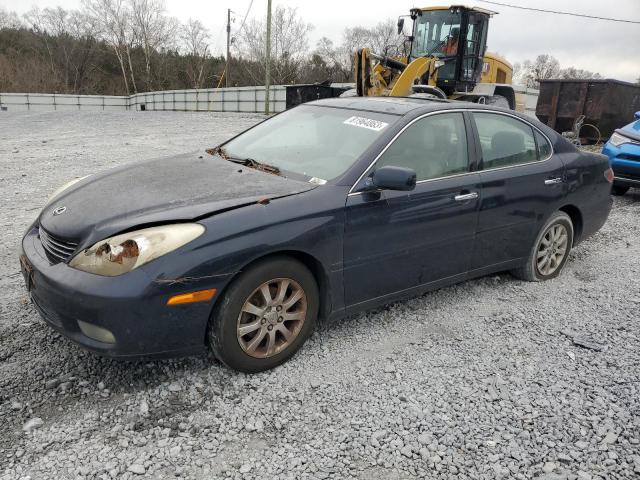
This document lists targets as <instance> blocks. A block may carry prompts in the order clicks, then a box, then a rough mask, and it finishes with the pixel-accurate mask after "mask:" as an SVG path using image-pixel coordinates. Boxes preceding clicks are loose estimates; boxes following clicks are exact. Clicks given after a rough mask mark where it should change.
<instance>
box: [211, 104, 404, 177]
mask: <svg viewBox="0 0 640 480" xmlns="http://www.w3.org/2000/svg"><path fill="white" fill-rule="evenodd" d="M397 118H399V117H397V116H395V115H388V114H381V113H373V112H364V111H358V110H346V109H338V108H330V107H320V106H311V105H302V106H300V107H297V108H294V109H292V110H289V111H287V112H284V113H281V114H280V115H276V116H275V117H273V118H271V119H269V120H267V121H265V122H263V123H260V124H259V125H257V126H255V127H254V128H252V129H251V130H248V131H246V132H245V133H242V134H240V135H239V136H237V137H236V138H234V139H232V140H230V141H229V142H227V143H226V144H224V145H222V154H223V156H226V157H228V159H230V160H236V161H246V162H247V165H250V166H251V165H252V162H255V164H263V165H265V164H266V165H268V166H269V167H275V168H276V169H278V171H280V172H281V173H282V174H284V175H285V176H286V172H293V173H297V174H301V175H304V176H306V177H309V179H311V180H312V181H314V182H318V183H324V182H323V181H325V180H331V179H332V178H335V177H337V176H339V175H341V174H342V173H344V172H345V171H346V170H347V169H348V168H349V167H350V166H351V165H353V163H354V162H355V161H356V159H357V158H358V157H359V156H360V155H361V154H362V153H363V152H364V151H365V150H366V149H367V148H368V147H369V146H371V145H372V144H373V142H374V141H375V140H376V138H378V137H379V136H380V135H381V134H382V133H383V132H384V131H385V130H386V129H387V128H388V127H389V125H390V124H391V123H393V122H394V121H396V120H397Z"/></svg>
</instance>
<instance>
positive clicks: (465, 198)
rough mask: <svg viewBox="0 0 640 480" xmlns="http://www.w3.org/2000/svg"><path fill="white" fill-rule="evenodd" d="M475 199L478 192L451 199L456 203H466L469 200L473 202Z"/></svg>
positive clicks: (462, 194)
mask: <svg viewBox="0 0 640 480" xmlns="http://www.w3.org/2000/svg"><path fill="white" fill-rule="evenodd" d="M476 198H478V192H471V193H461V194H459V195H456V196H455V197H453V199H454V200H455V201H456V202H467V201H469V200H475V199H476Z"/></svg>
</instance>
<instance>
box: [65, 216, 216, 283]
mask: <svg viewBox="0 0 640 480" xmlns="http://www.w3.org/2000/svg"><path fill="white" fill-rule="evenodd" d="M204 230H205V228H204V226H202V225H200V224H199V223H179V224H175V225H162V226H160V227H151V228H145V229H142V230H136V231H134V232H129V233H123V234H121V235H116V236H114V237H111V238H107V239H105V240H101V241H99V242H98V243H96V244H95V245H93V246H92V247H90V248H87V249H86V250H83V251H82V252H80V253H78V254H77V255H76V256H75V257H73V258H72V259H71V262H69V266H70V267H73V268H75V269H78V270H82V271H83V272H89V273H95V274H97V275H105V276H108V277H115V276H117V275H122V274H123V273H127V272H130V271H131V270H133V269H135V268H138V267H139V266H141V265H144V264H145V263H147V262H150V261H151V260H153V259H155V258H158V257H160V256H162V255H165V254H167V253H169V252H172V251H173V250H176V249H177V248H180V247H182V246H183V245H186V244H187V243H189V242H191V241H193V240H195V239H196V238H198V237H199V236H200V235H202V234H203V233H204Z"/></svg>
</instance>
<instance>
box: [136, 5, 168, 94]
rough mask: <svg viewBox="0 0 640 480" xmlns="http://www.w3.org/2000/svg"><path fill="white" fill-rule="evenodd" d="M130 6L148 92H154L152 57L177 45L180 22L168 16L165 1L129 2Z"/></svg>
mask: <svg viewBox="0 0 640 480" xmlns="http://www.w3.org/2000/svg"><path fill="white" fill-rule="evenodd" d="M129 4H130V6H131V13H132V19H133V25H134V30H135V34H136V37H137V40H138V41H139V43H140V45H141V46H142V50H143V52H144V60H145V72H146V84H147V90H152V89H153V76H152V71H151V62H152V55H153V53H154V52H155V51H157V50H159V49H163V48H167V47H168V46H170V45H173V44H174V43H175V38H176V33H177V31H178V22H177V21H176V20H175V19H174V18H172V17H168V16H167V15H166V8H165V4H164V1H163V0H129Z"/></svg>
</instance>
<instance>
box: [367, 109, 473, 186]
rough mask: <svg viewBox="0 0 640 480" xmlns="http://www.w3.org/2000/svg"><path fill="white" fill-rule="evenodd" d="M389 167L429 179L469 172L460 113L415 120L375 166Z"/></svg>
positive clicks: (464, 134)
mask: <svg viewBox="0 0 640 480" xmlns="http://www.w3.org/2000/svg"><path fill="white" fill-rule="evenodd" d="M385 165H393V166H395V167H406V168H411V169H413V170H415V172H416V179H417V180H418V181H420V180H430V179H433V178H439V177H446V176H449V175H455V174H457V173H464V172H467V171H468V170H469V160H468V155H467V136H466V130H465V127H464V119H463V118H462V114H461V113H441V114H435V115H431V116H428V117H425V118H423V119H421V120H418V121H417V122H415V123H414V124H413V125H411V126H410V127H409V128H407V129H406V130H405V131H404V132H402V134H401V135H400V136H399V137H398V138H397V139H396V140H395V141H394V142H393V143H392V144H391V145H390V146H389V148H388V149H387V150H386V151H385V152H384V153H383V154H382V156H381V157H380V158H379V159H378V162H377V163H376V167H381V166H385Z"/></svg>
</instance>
